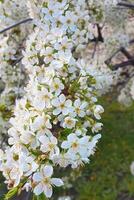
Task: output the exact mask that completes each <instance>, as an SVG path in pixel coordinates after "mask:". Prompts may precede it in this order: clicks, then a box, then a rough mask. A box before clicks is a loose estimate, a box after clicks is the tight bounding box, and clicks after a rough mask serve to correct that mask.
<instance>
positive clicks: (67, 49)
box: [0, 0, 104, 198]
mask: <svg viewBox="0 0 134 200" xmlns="http://www.w3.org/2000/svg"><path fill="white" fill-rule="evenodd" d="M86 5H87V4H86V1H76V0H73V1H71V2H70V1H69V0H63V1H58V0H52V1H47V0H44V1H38V2H37V1H36V0H35V1H33V0H32V1H29V3H28V8H29V11H30V15H32V17H34V19H33V23H34V24H35V29H34V31H33V33H32V34H31V35H30V36H29V38H28V40H27V42H26V50H25V51H24V52H23V55H24V58H23V60H22V63H23V65H24V66H25V68H26V69H27V71H28V73H29V83H28V85H27V87H26V88H25V95H24V97H23V98H22V99H20V100H17V102H16V107H15V110H14V117H12V118H11V119H10V123H11V125H12V127H11V128H10V129H9V131H8V134H9V141H8V142H9V145H10V147H9V148H7V149H6V151H5V152H1V165H0V169H1V171H2V172H3V175H4V176H5V178H6V183H7V184H8V187H9V188H11V187H14V188H15V187H17V188H18V189H22V186H23V188H25V189H26V190H30V189H31V190H32V191H33V192H34V193H35V195H40V194H42V193H45V195H46V197H48V198H49V197H51V196H52V185H55V186H58V187H59V186H62V185H63V181H62V179H60V178H53V173H54V172H53V170H54V169H55V168H56V167H61V168H65V167H67V166H70V167H71V168H73V169H74V168H78V167H79V166H81V165H83V164H84V163H88V162H89V161H90V160H89V158H90V156H91V155H92V154H94V151H95V147H96V143H97V142H98V140H99V139H100V137H101V135H100V134H96V135H94V136H93V135H92V134H91V133H98V132H99V131H100V130H101V128H102V123H100V122H99V120H100V119H101V113H103V112H104V109H103V107H102V106H101V105H98V104H97V94H96V80H95V78H94V77H93V76H92V74H91V70H90V68H89V67H88V64H87V63H85V62H84V61H83V59H80V58H78V57H77V56H76V52H79V51H82V49H83V47H84V46H85V44H86V43H87V42H88V40H89V39H91V38H92V34H89V30H88V27H89V26H88V24H89V14H88V10H87V8H86ZM34 8H36V9H34Z"/></svg>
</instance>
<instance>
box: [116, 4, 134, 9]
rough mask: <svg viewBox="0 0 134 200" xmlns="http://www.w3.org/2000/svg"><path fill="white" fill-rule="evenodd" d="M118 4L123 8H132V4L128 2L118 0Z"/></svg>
mask: <svg viewBox="0 0 134 200" xmlns="http://www.w3.org/2000/svg"><path fill="white" fill-rule="evenodd" d="M118 6H121V7H125V8H130V9H134V4H130V3H123V2H120V3H118Z"/></svg>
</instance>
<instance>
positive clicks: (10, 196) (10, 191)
mask: <svg viewBox="0 0 134 200" xmlns="http://www.w3.org/2000/svg"><path fill="white" fill-rule="evenodd" d="M17 192H18V188H17V187H15V188H12V189H11V190H9V192H8V193H7V194H6V195H5V200H9V199H11V198H12V197H14V196H15V195H16V194H17Z"/></svg>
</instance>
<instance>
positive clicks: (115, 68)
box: [113, 58, 134, 70]
mask: <svg viewBox="0 0 134 200" xmlns="http://www.w3.org/2000/svg"><path fill="white" fill-rule="evenodd" d="M128 65H134V58H133V59H130V60H128V61H124V62H122V63H120V64H116V65H114V66H113V70H117V69H119V68H120V67H126V66H128Z"/></svg>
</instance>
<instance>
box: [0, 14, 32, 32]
mask: <svg viewBox="0 0 134 200" xmlns="http://www.w3.org/2000/svg"><path fill="white" fill-rule="evenodd" d="M32 20H33V19H31V18H28V19H24V20H22V21H20V22H18V23H15V24H13V25H11V26H9V27H7V28H5V29H3V30H1V31H0V34H2V33H5V32H6V31H8V30H10V29H12V28H15V27H17V26H19V25H21V24H24V23H27V22H30V21H32Z"/></svg>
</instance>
